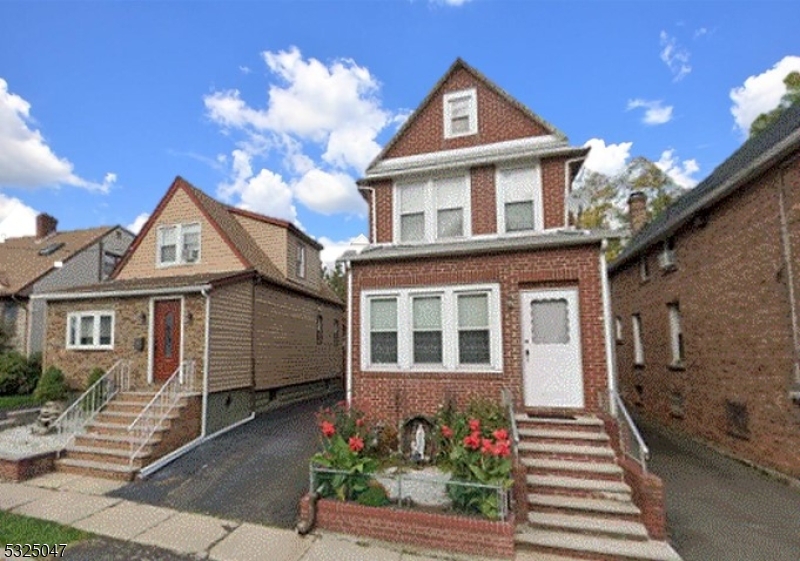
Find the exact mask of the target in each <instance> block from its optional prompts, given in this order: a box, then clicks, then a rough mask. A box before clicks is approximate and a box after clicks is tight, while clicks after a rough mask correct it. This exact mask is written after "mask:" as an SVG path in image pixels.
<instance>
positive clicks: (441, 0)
mask: <svg viewBox="0 0 800 561" xmlns="http://www.w3.org/2000/svg"><path fill="white" fill-rule="evenodd" d="M429 1H430V3H431V4H442V5H444V6H453V7H455V8H458V7H460V6H463V5H464V4H466V3H467V2H471V1H472V0H429Z"/></svg>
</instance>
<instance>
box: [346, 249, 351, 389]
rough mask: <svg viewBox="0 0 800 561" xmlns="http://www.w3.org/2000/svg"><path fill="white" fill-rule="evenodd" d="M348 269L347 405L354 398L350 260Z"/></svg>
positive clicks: (347, 264)
mask: <svg viewBox="0 0 800 561" xmlns="http://www.w3.org/2000/svg"><path fill="white" fill-rule="evenodd" d="M345 268H346V269H347V377H346V379H345V394H346V396H347V405H350V404H351V402H352V399H353V269H352V267H351V266H350V261H346V262H345Z"/></svg>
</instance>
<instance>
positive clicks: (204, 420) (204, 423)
mask: <svg viewBox="0 0 800 561" xmlns="http://www.w3.org/2000/svg"><path fill="white" fill-rule="evenodd" d="M200 293H201V294H202V295H203V297H204V298H205V299H206V317H205V326H204V331H205V340H206V344H205V348H204V349H203V406H202V411H201V413H200V438H201V439H203V438H205V437H206V431H207V427H208V346H209V345H208V344H209V342H210V334H211V295H210V294H209V293H208V290H202V291H201V292H200Z"/></svg>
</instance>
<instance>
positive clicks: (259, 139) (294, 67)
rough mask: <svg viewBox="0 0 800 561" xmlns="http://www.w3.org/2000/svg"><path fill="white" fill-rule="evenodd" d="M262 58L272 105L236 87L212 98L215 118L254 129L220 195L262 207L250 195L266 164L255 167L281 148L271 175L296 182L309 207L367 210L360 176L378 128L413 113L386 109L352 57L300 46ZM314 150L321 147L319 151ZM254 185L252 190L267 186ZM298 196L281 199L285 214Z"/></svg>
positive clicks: (296, 192)
mask: <svg viewBox="0 0 800 561" xmlns="http://www.w3.org/2000/svg"><path fill="white" fill-rule="evenodd" d="M262 58H263V60H264V63H265V64H266V66H267V68H268V70H269V71H270V73H271V74H272V76H273V77H274V78H275V81H274V82H273V83H272V84H271V85H270V86H269V88H268V94H267V104H266V106H264V107H253V106H251V105H249V104H248V103H247V102H246V101H245V100H244V99H243V98H242V94H241V93H240V92H239V91H238V90H236V89H229V90H225V91H218V92H213V93H211V94H209V95H207V96H205V98H204V103H205V107H206V113H207V115H208V116H209V118H210V119H211V120H212V121H214V122H215V123H217V124H218V125H220V126H221V127H223V129H225V130H226V132H230V131H231V130H236V131H240V132H242V133H243V134H244V135H245V137H246V140H243V141H239V142H238V143H237V149H236V150H234V151H233V153H232V156H233V158H232V160H231V162H230V165H231V179H230V180H229V181H228V182H227V183H224V184H222V185H220V186H219V192H220V195H221V196H222V197H224V198H227V199H228V200H231V201H234V200H235V199H236V197H240V201H241V204H246V205H247V206H249V207H254V208H255V207H256V206H257V205H256V201H254V200H251V201H250V202H245V201H244V198H243V196H244V193H245V191H246V186H247V185H248V182H249V181H250V179H251V178H254V177H266V176H262V173H263V171H266V170H262V172H261V173H259V174H255V173H254V172H253V170H252V169H251V168H252V167H255V166H257V165H258V164H260V162H259V159H260V158H262V157H267V156H269V155H271V154H273V153H277V154H278V155H279V156H280V157H281V160H280V162H281V166H282V168H283V169H282V170H280V173H283V176H281V175H280V173H276V172H273V171H269V172H268V174H269V177H271V178H272V179H273V180H275V178H276V177H277V178H280V183H282V184H283V185H289V186H291V189H290V190H291V192H292V194H293V196H295V197H296V198H297V200H299V201H300V202H301V203H302V204H304V205H305V206H307V207H308V208H309V209H311V210H313V211H315V212H321V213H324V214H331V213H336V212H342V213H355V214H363V212H364V210H365V207H364V203H363V200H362V199H361V197H360V196H359V195H358V192H357V190H356V186H355V181H354V178H353V176H354V174H360V173H361V172H363V170H364V168H366V166H367V165H368V164H369V162H370V161H371V160H372V159H373V158H374V157H375V156H376V155H377V154H378V152H379V151H380V146H379V145H378V143H377V141H376V138H377V136H378V134H379V133H380V132H381V131H383V130H385V129H386V128H389V127H394V126H396V125H397V123H398V121H399V120H402V119H404V118H406V117H407V114H406V113H405V112H402V113H401V112H397V113H394V112H391V111H388V110H386V109H384V108H383V107H382V105H381V101H380V99H379V97H378V93H379V89H380V85H379V83H378V81H377V80H376V79H375V77H374V76H372V74H371V73H370V72H369V70H368V69H367V68H365V67H362V66H359V65H358V64H357V63H356V62H355V61H353V60H352V59H344V58H343V59H336V60H333V61H331V62H329V63H323V62H320V61H319V60H317V59H315V58H304V57H303V56H302V53H301V52H300V50H299V49H298V48H297V47H291V48H289V49H288V50H283V51H277V52H271V51H267V52H264V53H262ZM237 153H238V156H237ZM311 153H319V154H320V155H319V157H318V158H317V159H313V158H312V157H310V155H309V154H311ZM245 156H246V162H244V158H245ZM245 163H246V166H245V165H244V164H245ZM242 166H244V167H242ZM284 176H285V179H284ZM272 185H273V187H274V186H275V185H277V183H275V182H273V183H272ZM250 191H251V195H252V196H255V193H257V192H260V190H258V189H251V190H250ZM281 192H283V190H281ZM290 202H291V201H289V202H284V203H283V204H281V205H280V208H282V210H283V212H284V214H285V213H287V212H288V213H289V214H292V211H290V209H293V208H294V207H293V206H292V205H291V204H289V203H290ZM262 206H264V205H262ZM284 217H286V216H284Z"/></svg>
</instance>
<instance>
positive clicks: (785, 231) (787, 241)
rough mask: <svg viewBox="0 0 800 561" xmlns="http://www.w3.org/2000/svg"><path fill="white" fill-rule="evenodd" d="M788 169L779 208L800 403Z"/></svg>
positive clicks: (795, 385)
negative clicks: (787, 211) (788, 199)
mask: <svg viewBox="0 0 800 561" xmlns="http://www.w3.org/2000/svg"><path fill="white" fill-rule="evenodd" d="M785 174H786V168H785V167H782V168H781V180H780V181H779V182H778V206H779V210H780V221H781V245H782V246H783V264H784V267H786V277H787V279H786V285H787V286H788V288H789V314H790V317H791V320H792V346H793V351H794V352H793V353H792V362H793V363H794V367H793V373H794V375H793V385H792V387H791V388H790V390H789V396H790V397H791V399H793V400H795V401H800V356H798V355H799V354H800V336H798V320H797V304H796V300H795V293H794V270H793V268H792V245H791V238H790V237H789V228H788V222H787V219H786V200H785V198H784V194H783V189H784V187H785V183H784V182H785V179H784V177H785Z"/></svg>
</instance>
